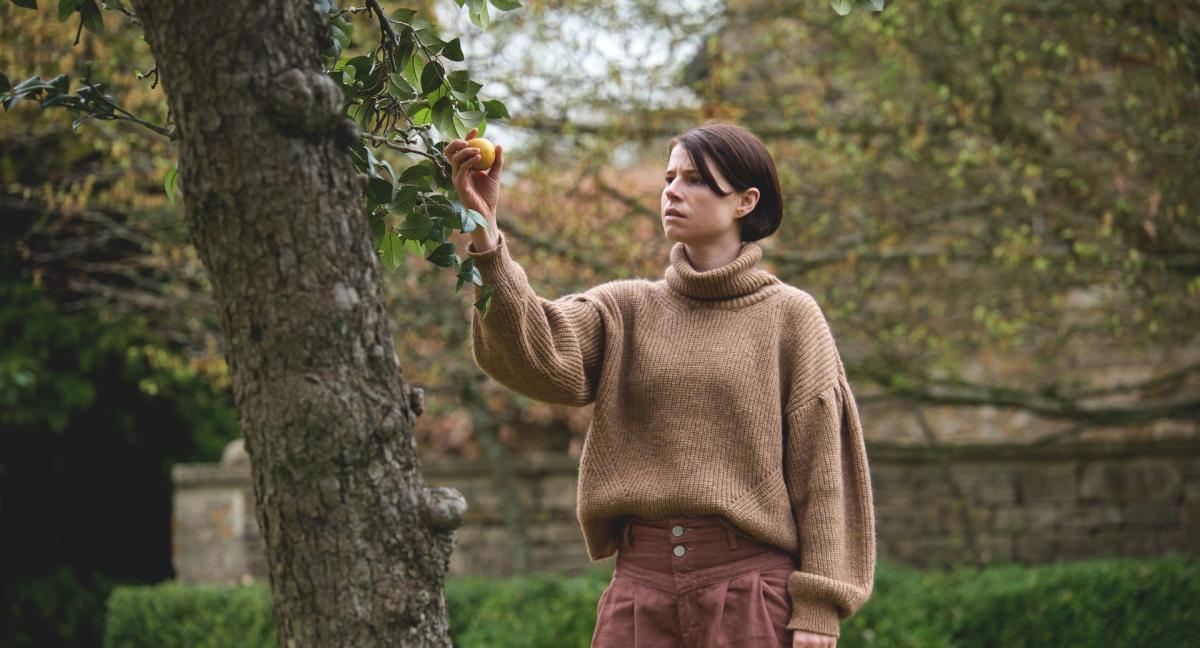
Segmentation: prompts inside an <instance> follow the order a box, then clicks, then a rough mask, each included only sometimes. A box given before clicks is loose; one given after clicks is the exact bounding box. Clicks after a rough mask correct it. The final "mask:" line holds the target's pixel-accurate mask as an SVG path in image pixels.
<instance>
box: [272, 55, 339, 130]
mask: <svg viewBox="0 0 1200 648" xmlns="http://www.w3.org/2000/svg"><path fill="white" fill-rule="evenodd" d="M342 100H343V95H342V89H341V88H340V87H338V84H337V83H336V82H335V81H334V80H333V79H331V78H329V75H328V74H325V73H324V72H323V71H321V70H304V69H300V68H290V69H288V70H286V71H284V72H281V73H279V74H277V75H275V76H274V77H272V79H271V81H270V85H269V86H268V87H267V96H266V104H267V106H266V107H267V112H268V114H270V116H271V119H272V121H274V122H275V124H276V126H278V127H279V129H280V131H282V132H284V133H287V134H289V135H297V136H301V137H311V136H318V137H320V136H325V135H328V134H330V133H335V132H338V131H340V130H341V128H342ZM339 136H340V133H339Z"/></svg>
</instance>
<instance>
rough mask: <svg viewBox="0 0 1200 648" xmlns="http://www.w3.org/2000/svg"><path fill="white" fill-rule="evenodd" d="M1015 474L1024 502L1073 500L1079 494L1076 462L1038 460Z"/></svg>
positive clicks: (1017, 470)
mask: <svg viewBox="0 0 1200 648" xmlns="http://www.w3.org/2000/svg"><path fill="white" fill-rule="evenodd" d="M1015 474H1016V479H1017V485H1016V488H1017V490H1018V491H1019V492H1020V500H1021V501H1022V502H1072V501H1074V500H1075V498H1076V496H1077V492H1078V491H1077V488H1076V483H1075V482H1076V479H1075V463H1074V462H1063V463H1052V462H1038V463H1034V464H1029V465H1026V466H1022V467H1018V468H1016V469H1015Z"/></svg>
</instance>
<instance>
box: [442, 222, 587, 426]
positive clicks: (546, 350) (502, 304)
mask: <svg viewBox="0 0 1200 648" xmlns="http://www.w3.org/2000/svg"><path fill="white" fill-rule="evenodd" d="M466 254H467V256H469V257H471V258H473V259H475V267H476V268H478V269H479V274H480V275H481V276H482V277H483V280H484V282H485V283H489V284H492V285H493V286H494V287H495V292H493V293H492V302H491V306H490V308H489V310H488V314H487V315H486V316H484V315H483V314H481V313H480V312H479V309H477V308H472V309H471V312H472V315H471V347H472V352H473V354H474V356H475V361H476V363H478V365H479V367H480V368H481V369H483V370H484V371H485V372H487V374H488V375H490V376H491V377H492V378H495V379H496V380H497V381H498V382H500V383H501V384H503V385H504V386H506V387H508V388H509V389H512V390H513V391H515V392H517V393H520V394H524V395H525V396H528V397H530V398H533V399H536V400H540V401H543V402H547V403H558V404H564V405H579V406H582V405H586V404H588V403H590V402H592V401H594V400H595V399H596V384H597V382H598V381H599V378H600V368H601V363H602V359H603V355H604V334H605V324H604V309H605V308H606V307H607V306H609V304H606V300H608V299H611V297H609V296H607V295H606V294H605V293H604V292H603V291H602V290H601V287H597V288H593V289H592V290H589V291H587V292H585V293H575V294H570V295H565V296H563V297H560V298H558V299H555V300H548V299H544V298H542V297H539V296H538V295H537V294H535V293H534V291H533V289H532V288H531V287H530V286H529V281H528V278H527V277H526V275H525V270H524V269H523V268H522V267H521V266H520V264H518V263H517V262H516V261H515V260H514V259H513V258H512V257H511V256H510V255H509V251H508V245H507V243H506V240H505V236H504V233H503V232H499V238H498V242H497V245H496V246H495V247H493V248H491V249H489V250H486V251H483V252H476V251H475V248H474V243H472V244H470V245H468V246H467V249H466ZM475 293H476V298H479V297H480V296H482V295H481V289H480V288H479V287H476V288H475Z"/></svg>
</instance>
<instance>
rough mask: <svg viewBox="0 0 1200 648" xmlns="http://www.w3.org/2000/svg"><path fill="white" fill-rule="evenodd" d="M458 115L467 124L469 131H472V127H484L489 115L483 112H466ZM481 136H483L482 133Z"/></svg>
mask: <svg viewBox="0 0 1200 648" xmlns="http://www.w3.org/2000/svg"><path fill="white" fill-rule="evenodd" d="M458 114H459V116H460V117H462V120H463V122H464V123H466V125H467V130H471V128H470V127H471V126H482V125H483V124H484V123H485V122H486V121H487V113H486V112H485V111H482V110H466V111H463V112H460V113H458ZM479 134H480V135H483V133H482V132H480V133H479Z"/></svg>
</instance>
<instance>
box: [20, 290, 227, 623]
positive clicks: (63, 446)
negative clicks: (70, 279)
mask: <svg viewBox="0 0 1200 648" xmlns="http://www.w3.org/2000/svg"><path fill="white" fill-rule="evenodd" d="M0 293H2V294H3V295H4V300H3V302H2V303H0V332H2V333H3V336H4V340H5V345H4V347H3V348H2V349H0V501H2V502H4V506H3V508H2V509H0V528H3V529H4V532H3V533H0V573H3V574H4V579H3V581H4V584H3V586H2V587H0V635H3V636H4V637H6V638H8V641H9V642H10V643H9V644H7V645H13V646H56V645H72V646H87V645H97V643H98V640H99V632H100V628H101V627H102V620H103V609H104V608H103V605H104V600H105V597H106V596H107V593H108V590H109V589H110V588H111V587H112V585H113V584H114V583H116V582H154V581H157V580H161V579H163V578H169V577H170V576H171V575H172V574H173V569H172V567H171V555H170V541H171V538H170V524H169V519H170V515H171V492H172V488H171V478H170V465H171V464H172V463H174V462H177V461H197V460H204V461H214V460H216V459H218V458H219V457H220V454H221V450H222V449H223V447H224V446H225V444H226V443H227V442H228V441H230V440H231V439H233V438H236V437H237V435H238V428H237V420H236V417H235V415H234V412H233V409H232V407H231V406H230V404H229V403H228V401H227V395H226V394H225V393H223V392H221V391H220V390H218V389H217V388H216V387H214V386H213V385H211V384H210V383H209V382H208V381H206V380H204V379H203V378H202V377H199V376H197V375H196V374H195V372H194V371H193V370H192V369H190V368H189V367H188V365H187V364H186V363H185V362H184V361H182V359H180V358H179V357H177V356H175V355H174V354H172V353H170V352H168V351H165V350H163V349H162V348H160V347H158V346H156V344H155V341H154V340H153V339H152V338H149V337H148V336H147V335H146V334H145V333H144V332H143V330H142V327H139V326H138V325H137V324H136V322H135V321H133V320H131V319H129V318H117V319H109V318H105V317H102V316H98V315H96V314H94V313H82V314H77V315H74V316H65V315H63V314H61V313H60V312H59V311H58V306H57V304H55V302H53V301H52V300H50V299H49V298H48V297H47V295H46V294H45V292H44V291H43V290H41V289H38V288H34V287H32V286H31V285H29V284H28V283H26V282H20V281H13V280H11V279H3V280H2V281H0Z"/></svg>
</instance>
